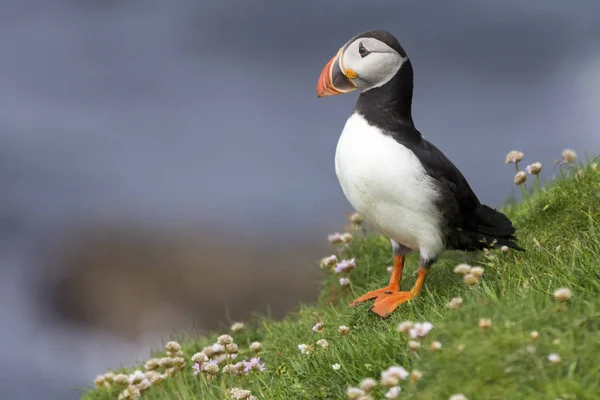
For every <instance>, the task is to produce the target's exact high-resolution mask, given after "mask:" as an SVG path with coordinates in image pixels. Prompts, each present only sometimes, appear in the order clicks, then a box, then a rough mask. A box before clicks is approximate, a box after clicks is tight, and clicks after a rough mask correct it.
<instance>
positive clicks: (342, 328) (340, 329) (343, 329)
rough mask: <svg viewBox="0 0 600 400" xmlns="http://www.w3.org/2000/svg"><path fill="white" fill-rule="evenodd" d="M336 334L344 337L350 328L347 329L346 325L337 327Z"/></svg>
mask: <svg viewBox="0 0 600 400" xmlns="http://www.w3.org/2000/svg"><path fill="white" fill-rule="evenodd" d="M338 332H339V333H340V335H342V336H346V335H347V334H349V333H350V328H348V327H347V326H346V325H340V326H339V327H338Z"/></svg>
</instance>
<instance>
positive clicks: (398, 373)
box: [381, 365, 408, 388]
mask: <svg viewBox="0 0 600 400" xmlns="http://www.w3.org/2000/svg"><path fill="white" fill-rule="evenodd" d="M406 378H408V371H407V370H405V369H404V368H402V367H399V366H396V365H394V366H391V367H389V368H388V369H386V370H384V371H382V372H381V384H382V385H383V386H385V387H388V388H391V387H393V386H396V385H397V384H398V382H399V381H400V380H405V379H406Z"/></svg>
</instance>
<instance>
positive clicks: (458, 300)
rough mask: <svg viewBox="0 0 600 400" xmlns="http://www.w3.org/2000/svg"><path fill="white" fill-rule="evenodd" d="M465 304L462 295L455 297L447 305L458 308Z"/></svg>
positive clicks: (452, 308) (450, 307)
mask: <svg viewBox="0 0 600 400" xmlns="http://www.w3.org/2000/svg"><path fill="white" fill-rule="evenodd" d="M462 306H463V299H462V297H453V298H452V299H451V300H450V302H449V303H448V304H447V305H446V307H448V308H449V309H451V310H458V309H459V308H461V307H462Z"/></svg>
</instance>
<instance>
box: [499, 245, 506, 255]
mask: <svg viewBox="0 0 600 400" xmlns="http://www.w3.org/2000/svg"><path fill="white" fill-rule="evenodd" d="M500 250H502V252H503V253H508V246H502V247H500Z"/></svg>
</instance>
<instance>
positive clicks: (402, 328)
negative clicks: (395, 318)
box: [396, 321, 415, 335]
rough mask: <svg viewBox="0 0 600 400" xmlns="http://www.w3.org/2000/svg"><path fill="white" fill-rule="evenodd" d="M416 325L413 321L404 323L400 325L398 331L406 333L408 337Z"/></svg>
mask: <svg viewBox="0 0 600 400" xmlns="http://www.w3.org/2000/svg"><path fill="white" fill-rule="evenodd" d="M414 325H415V324H413V323H412V321H403V322H400V323H399V324H398V327H397V328H396V330H397V331H398V333H404V334H405V335H408V333H409V332H410V330H411V329H412V328H413V326H414Z"/></svg>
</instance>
